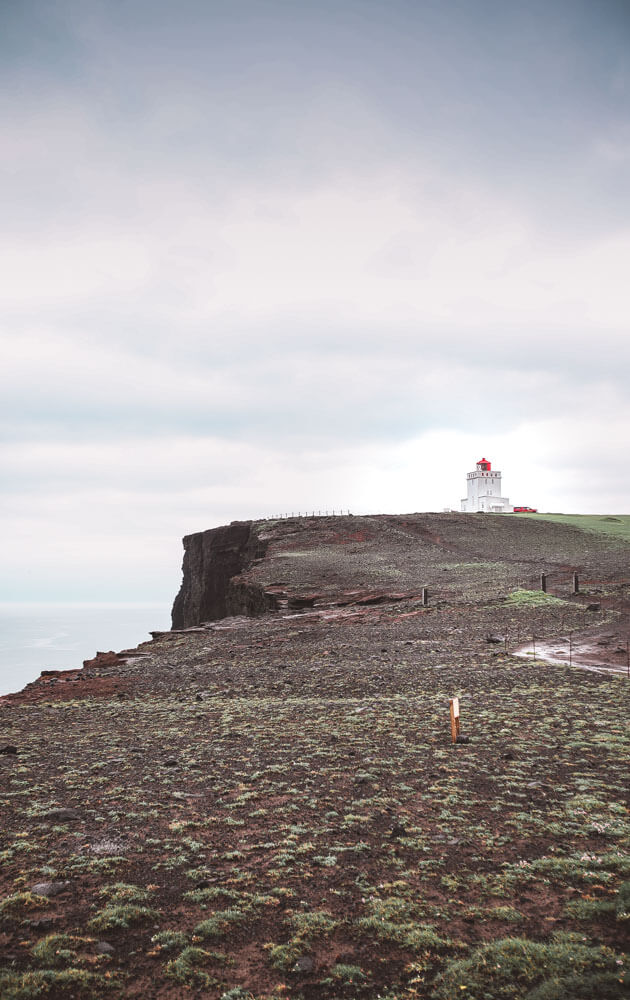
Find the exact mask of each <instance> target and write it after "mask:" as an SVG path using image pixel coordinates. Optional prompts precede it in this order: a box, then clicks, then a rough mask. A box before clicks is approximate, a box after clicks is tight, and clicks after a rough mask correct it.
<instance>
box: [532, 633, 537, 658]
mask: <svg viewBox="0 0 630 1000" xmlns="http://www.w3.org/2000/svg"><path fill="white" fill-rule="evenodd" d="M532 652H533V654H534V659H536V636H535V635H533V636H532Z"/></svg>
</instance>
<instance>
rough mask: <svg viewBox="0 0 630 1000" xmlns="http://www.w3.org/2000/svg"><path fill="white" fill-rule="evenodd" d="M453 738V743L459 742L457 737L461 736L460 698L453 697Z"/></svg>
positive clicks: (451, 704) (451, 705) (451, 702)
mask: <svg viewBox="0 0 630 1000" xmlns="http://www.w3.org/2000/svg"><path fill="white" fill-rule="evenodd" d="M449 704H450V707H451V739H452V741H453V743H457V737H458V736H459V698H451V700H450V702H449Z"/></svg>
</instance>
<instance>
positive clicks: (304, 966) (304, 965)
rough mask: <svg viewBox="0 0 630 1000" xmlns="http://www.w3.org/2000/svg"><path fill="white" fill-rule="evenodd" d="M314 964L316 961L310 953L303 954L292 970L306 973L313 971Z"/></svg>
mask: <svg viewBox="0 0 630 1000" xmlns="http://www.w3.org/2000/svg"><path fill="white" fill-rule="evenodd" d="M314 966H315V963H314V961H313V959H312V958H311V957H310V955H302V957H301V958H298V960H297V962H296V963H295V965H294V966H293V968H292V969H291V972H297V973H302V975H305V974H306V973H308V972H312V971H313V968H314Z"/></svg>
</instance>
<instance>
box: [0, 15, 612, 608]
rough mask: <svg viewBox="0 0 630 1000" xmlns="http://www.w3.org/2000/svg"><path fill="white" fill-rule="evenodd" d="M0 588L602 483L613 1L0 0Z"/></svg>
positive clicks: (98, 593)
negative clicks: (277, 520) (496, 483)
mask: <svg viewBox="0 0 630 1000" xmlns="http://www.w3.org/2000/svg"><path fill="white" fill-rule="evenodd" d="M0 84H1V85H0V144H1V150H2V155H1V157H0V171H1V173H2V182H1V184H0V211H1V219H2V225H1V226H0V329H1V334H2V340H1V343H2V346H1V348H0V352H1V357H0V369H1V370H0V384H1V392H0V407H1V409H2V424H1V426H2V443H1V459H0V469H1V475H2V498H1V504H2V509H1V518H0V522H1V529H0V531H1V532H2V540H1V542H0V544H1V547H2V553H3V559H2V564H3V570H2V572H1V576H0V600H5V601H10V600H16V601H17V600H20V601H25V600H38V601H41V600H55V601H64V600H67V601H72V600H86V601H98V600H115V601H120V600H129V601H153V600H159V601H162V600H164V601H168V600H170V599H171V598H172V597H173V596H174V594H175V592H176V591H177V589H178V586H179V581H180V566H181V557H182V548H181V538H182V536H183V535H186V534H189V533H191V532H194V531H200V530H204V529H206V528H210V527H213V526H215V525H218V524H225V523H227V522H229V521H232V520H239V519H249V518H261V517H269V516H273V515H277V514H281V513H290V512H292V511H296V512H297V511H306V510H308V511H310V510H319V509H328V510H332V509H337V510H339V509H348V510H351V511H352V512H353V513H357V514H361V513H374V512H391V513H396V512H397V513H403V512H411V511H432V510H437V511H441V510H443V509H444V508H446V507H452V508H455V509H459V503H460V500H461V498H462V497H463V496H464V495H465V484H466V473H467V472H468V471H470V470H471V469H473V468H474V465H475V463H476V462H477V461H478V460H479V458H480V457H482V456H484V457H488V458H489V459H490V460H491V461H492V462H493V466H494V467H496V468H498V469H500V470H501V471H502V473H503V488H504V490H503V491H504V494H505V495H506V496H508V497H509V498H510V500H511V502H512V503H515V504H520V505H532V506H536V507H538V508H539V509H540V510H548V511H564V512H567V513H569V512H572V513H603V514H605V513H609V514H614V513H628V512H630V502H629V501H628V495H629V487H630V467H629V465H628V462H627V458H626V455H627V437H628V431H629V429H630V398H629V386H630V337H629V336H628V318H629V315H630V313H629V309H628V298H629V294H630V281H629V280H628V272H629V270H630V169H629V168H630V112H629V109H630V6H629V5H628V3H627V2H626V0H598V2H597V3H593V2H592V0H554V3H549V0H528V2H527V3H521V2H516V0H317V2H312V0H178V3H177V4H175V3H173V2H172V0H151V2H148V0H19V2H17V0H0Z"/></svg>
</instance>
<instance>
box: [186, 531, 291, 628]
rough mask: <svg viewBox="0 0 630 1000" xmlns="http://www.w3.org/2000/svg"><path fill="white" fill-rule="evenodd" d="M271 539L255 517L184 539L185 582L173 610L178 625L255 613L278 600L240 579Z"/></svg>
mask: <svg viewBox="0 0 630 1000" xmlns="http://www.w3.org/2000/svg"><path fill="white" fill-rule="evenodd" d="M267 545H268V542H267V541H266V540H264V539H262V538H259V536H258V532H257V530H256V528H255V526H254V524H253V523H252V522H251V521H235V522H233V523H232V524H230V525H223V526H222V527H220V528H210V529H209V530H208V531H200V532H197V533H196V534H194V535H187V536H186V537H185V538H184V565H183V567H182V569H183V580H182V585H181V588H180V591H179V593H178V595H177V597H176V598H175V603H174V604H173V611H172V622H173V628H174V629H182V628H186V627H189V626H191V625H198V624H199V623H200V622H207V621H216V620H217V619H218V618H225V617H226V616H227V615H230V614H231V615H234V614H255V613H257V612H260V611H265V610H268V609H269V608H270V607H273V606H274V605H275V603H276V600H275V596H274V595H273V594H265V592H264V591H263V589H262V587H253V588H251V587H250V588H249V589H248V588H247V586H241V587H239V586H238V584H237V583H236V582H232V581H234V578H235V577H238V576H239V575H240V574H241V573H242V572H243V571H244V570H247V569H248V568H249V567H250V566H251V565H252V563H253V560H254V559H257V558H260V557H261V556H262V555H264V554H265V552H266V549H267Z"/></svg>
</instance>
